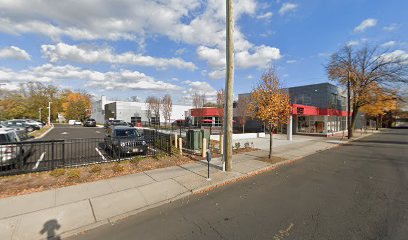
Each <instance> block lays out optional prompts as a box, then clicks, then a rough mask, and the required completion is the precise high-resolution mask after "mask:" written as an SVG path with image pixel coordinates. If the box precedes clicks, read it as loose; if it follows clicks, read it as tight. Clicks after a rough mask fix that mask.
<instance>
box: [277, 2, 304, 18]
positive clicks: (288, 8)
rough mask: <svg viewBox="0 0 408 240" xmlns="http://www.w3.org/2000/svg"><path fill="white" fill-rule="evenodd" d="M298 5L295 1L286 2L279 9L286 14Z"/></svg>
mask: <svg viewBox="0 0 408 240" xmlns="http://www.w3.org/2000/svg"><path fill="white" fill-rule="evenodd" d="M298 7H299V5H298V4H295V3H284V4H283V5H282V7H281V8H280V9H279V14H280V15H284V14H286V13H288V12H292V11H295V10H296V9H297V8H298Z"/></svg>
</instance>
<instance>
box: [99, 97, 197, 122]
mask: <svg viewBox="0 0 408 240" xmlns="http://www.w3.org/2000/svg"><path fill="white" fill-rule="evenodd" d="M190 108H191V107H190V106H184V105H173V109H172V112H171V116H170V122H173V121H175V120H178V119H185V118H186V117H188V116H189V109H190ZM92 109H93V111H92V114H91V118H94V119H95V120H96V122H97V123H100V124H102V123H104V122H105V121H106V120H109V119H118V120H123V121H126V122H132V123H142V122H143V123H144V122H149V119H148V117H147V114H146V110H147V109H146V104H145V103H143V102H126V101H108V100H107V99H106V97H105V96H102V97H101V100H98V101H95V102H93V106H92ZM150 122H151V123H153V124H156V123H158V122H161V123H163V122H165V119H164V117H163V116H162V115H160V116H155V115H154V114H152V116H151V119H150Z"/></svg>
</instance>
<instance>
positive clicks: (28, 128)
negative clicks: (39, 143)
mask: <svg viewBox="0 0 408 240" xmlns="http://www.w3.org/2000/svg"><path fill="white" fill-rule="evenodd" d="M2 125H3V126H6V127H7V128H13V129H15V130H24V131H26V132H32V131H34V127H33V126H32V125H28V124H26V123H24V122H18V121H17V122H16V121H11V120H10V121H5V122H3V123H2Z"/></svg>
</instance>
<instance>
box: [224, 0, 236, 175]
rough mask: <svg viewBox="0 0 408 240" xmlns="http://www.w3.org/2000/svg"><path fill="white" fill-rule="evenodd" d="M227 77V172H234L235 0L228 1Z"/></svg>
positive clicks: (225, 132) (225, 103)
mask: <svg viewBox="0 0 408 240" xmlns="http://www.w3.org/2000/svg"><path fill="white" fill-rule="evenodd" d="M226 47H227V76H226V81H225V101H224V149H223V158H224V164H225V170H226V171H232V118H233V94H234V7H233V0H227V42H226Z"/></svg>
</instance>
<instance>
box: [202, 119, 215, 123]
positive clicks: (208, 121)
mask: <svg viewBox="0 0 408 240" xmlns="http://www.w3.org/2000/svg"><path fill="white" fill-rule="evenodd" d="M201 122H202V123H213V122H214V121H213V120H211V119H203V120H201Z"/></svg>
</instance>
